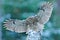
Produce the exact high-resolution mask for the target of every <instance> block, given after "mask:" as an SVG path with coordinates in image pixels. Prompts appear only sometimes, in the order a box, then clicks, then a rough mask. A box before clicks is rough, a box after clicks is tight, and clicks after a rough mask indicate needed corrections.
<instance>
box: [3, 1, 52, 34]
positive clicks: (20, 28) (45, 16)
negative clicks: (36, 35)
mask: <svg viewBox="0 0 60 40" xmlns="http://www.w3.org/2000/svg"><path fill="white" fill-rule="evenodd" d="M52 10H53V5H52V3H49V2H46V3H44V4H42V5H41V9H40V10H39V12H38V13H37V14H36V15H34V16H30V17H28V18H27V19H25V20H18V19H10V20H6V21H5V22H4V27H6V29H7V30H10V31H15V32H17V33H23V32H26V33H28V32H29V30H34V31H36V32H38V31H41V30H43V29H44V24H45V23H47V22H48V20H49V18H50V16H51V13H52Z"/></svg>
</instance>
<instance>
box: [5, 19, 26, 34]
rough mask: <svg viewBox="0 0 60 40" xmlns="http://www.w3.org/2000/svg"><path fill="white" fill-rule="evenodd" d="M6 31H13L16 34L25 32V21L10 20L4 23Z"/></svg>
mask: <svg viewBox="0 0 60 40" xmlns="http://www.w3.org/2000/svg"><path fill="white" fill-rule="evenodd" d="M4 26H5V27H6V29H7V30H10V31H15V32H17V33H22V32H26V28H27V27H26V26H25V20H17V19H10V20H6V22H4Z"/></svg>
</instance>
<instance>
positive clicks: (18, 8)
mask: <svg viewBox="0 0 60 40" xmlns="http://www.w3.org/2000/svg"><path fill="white" fill-rule="evenodd" d="M45 1H46V2H48V1H49V2H52V1H54V4H55V6H54V9H53V12H52V15H51V18H50V20H49V21H48V22H47V23H46V24H45V29H44V31H43V33H42V40H60V0H0V40H25V39H26V36H27V35H26V34H25V33H15V32H11V31H8V30H6V29H5V28H3V22H4V20H6V19H10V18H11V19H20V20H23V19H26V18H27V17H28V16H32V15H35V14H36V13H37V12H38V10H39V6H40V4H41V3H43V2H45Z"/></svg>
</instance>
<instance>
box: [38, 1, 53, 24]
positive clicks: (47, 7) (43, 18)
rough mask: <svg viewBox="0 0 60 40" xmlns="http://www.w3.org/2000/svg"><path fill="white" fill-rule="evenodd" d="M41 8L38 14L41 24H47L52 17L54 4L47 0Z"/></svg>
mask: <svg viewBox="0 0 60 40" xmlns="http://www.w3.org/2000/svg"><path fill="white" fill-rule="evenodd" d="M41 9H42V10H40V11H39V12H38V14H37V16H38V17H37V18H38V21H39V23H40V24H45V23H47V22H48V20H49V18H50V17H51V14H52V10H53V4H52V3H49V2H46V3H44V4H43V5H42V6H41Z"/></svg>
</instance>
